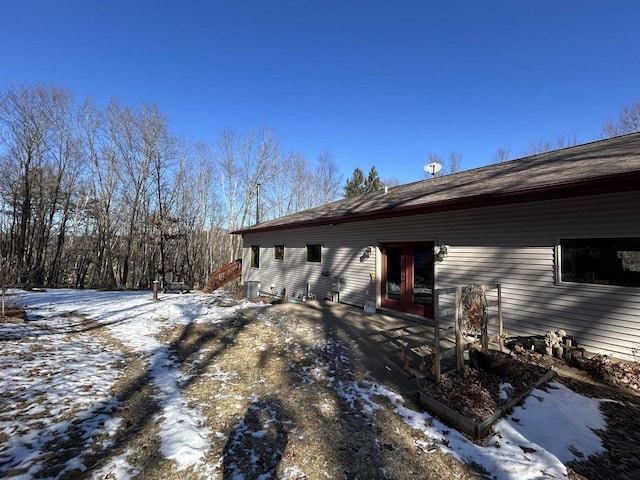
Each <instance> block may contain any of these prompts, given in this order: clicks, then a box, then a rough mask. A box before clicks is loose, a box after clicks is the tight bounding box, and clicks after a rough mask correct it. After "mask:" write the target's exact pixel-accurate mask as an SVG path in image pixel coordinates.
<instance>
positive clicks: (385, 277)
mask: <svg viewBox="0 0 640 480" xmlns="http://www.w3.org/2000/svg"><path fill="white" fill-rule="evenodd" d="M381 303H382V306H383V307H388V308H392V309H394V310H400V311H402V312H407V313H414V314H417V315H422V316H425V317H433V242H419V243H418V242H415V243H414V242H411V243H406V242H404V243H383V244H382V302H381Z"/></svg>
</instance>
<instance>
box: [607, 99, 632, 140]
mask: <svg viewBox="0 0 640 480" xmlns="http://www.w3.org/2000/svg"><path fill="white" fill-rule="evenodd" d="M635 132H640V102H635V103H632V104H631V105H627V106H624V107H623V108H622V111H621V112H620V115H619V116H618V118H617V119H615V120H609V121H608V122H606V123H605V124H604V125H603V126H602V134H603V136H604V137H605V138H609V137H616V136H618V135H624V134H627V133H635Z"/></svg>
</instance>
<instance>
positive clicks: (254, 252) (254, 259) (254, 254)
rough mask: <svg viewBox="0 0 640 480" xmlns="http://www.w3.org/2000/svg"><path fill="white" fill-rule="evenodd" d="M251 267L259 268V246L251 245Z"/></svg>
mask: <svg viewBox="0 0 640 480" xmlns="http://www.w3.org/2000/svg"><path fill="white" fill-rule="evenodd" d="M251 268H260V246H258V245H251Z"/></svg>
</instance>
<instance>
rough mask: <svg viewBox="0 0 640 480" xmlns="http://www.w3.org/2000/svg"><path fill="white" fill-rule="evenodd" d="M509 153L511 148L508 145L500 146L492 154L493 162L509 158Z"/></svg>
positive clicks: (500, 161) (504, 160)
mask: <svg viewBox="0 0 640 480" xmlns="http://www.w3.org/2000/svg"><path fill="white" fill-rule="evenodd" d="M510 154H511V148H510V147H509V146H506V147H500V148H498V150H496V153H495V154H494V155H493V163H502V162H506V161H508V160H509V156H510Z"/></svg>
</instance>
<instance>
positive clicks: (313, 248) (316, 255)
mask: <svg viewBox="0 0 640 480" xmlns="http://www.w3.org/2000/svg"><path fill="white" fill-rule="evenodd" d="M307 262H314V263H322V245H320V244H319V243H313V244H310V245H307Z"/></svg>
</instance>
